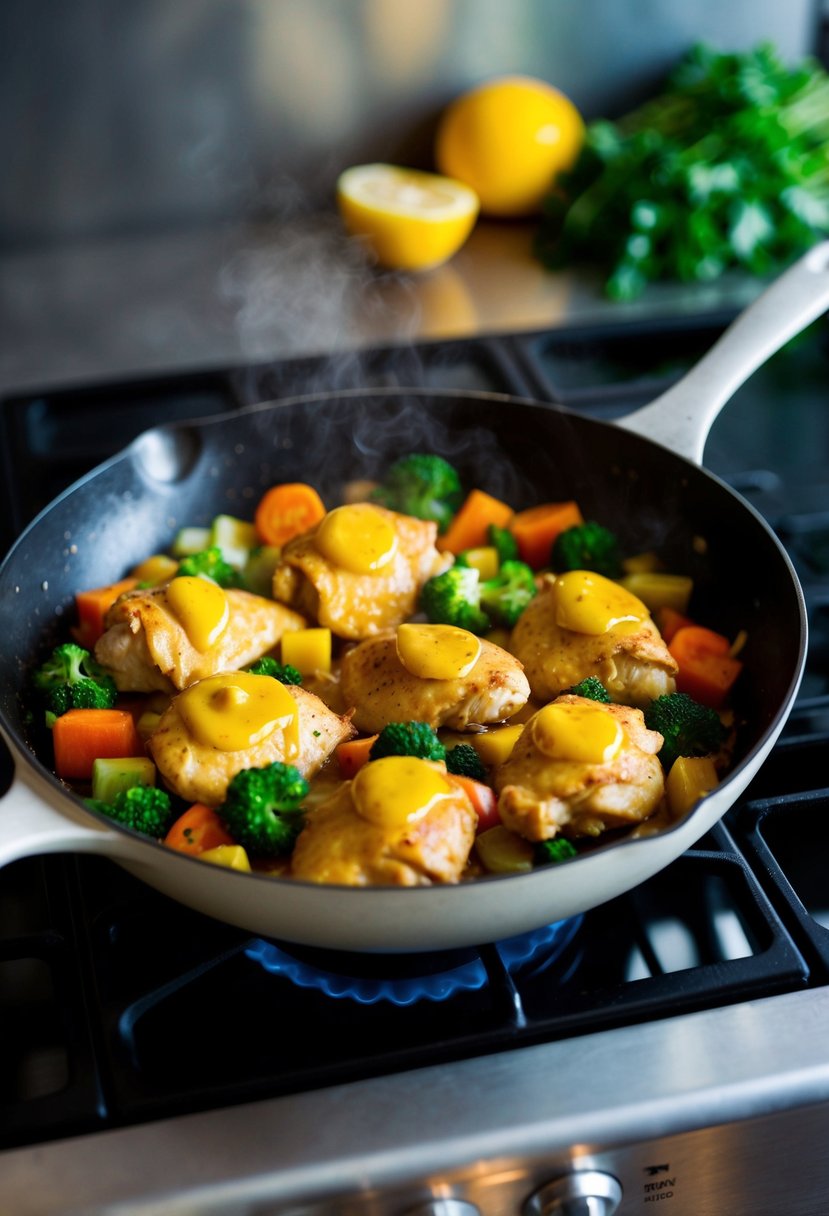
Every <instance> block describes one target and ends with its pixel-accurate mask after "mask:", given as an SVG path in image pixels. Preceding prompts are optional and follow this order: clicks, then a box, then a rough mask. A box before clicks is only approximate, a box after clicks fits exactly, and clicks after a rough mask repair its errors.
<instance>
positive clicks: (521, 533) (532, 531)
mask: <svg viewBox="0 0 829 1216" xmlns="http://www.w3.org/2000/svg"><path fill="white" fill-rule="evenodd" d="M583 523H584V517H583V516H582V513H581V511H580V510H579V506H578V503H576V502H573V501H572V500H569V501H567V502H546V503H540V504H539V505H538V506H537V507H528V509H527V510H526V511H519V512H518V514H517V515H515V516H513V519H512V523H511V524H510V526H509V530H510V532H511V533H512V534H513V536H514V537H515V540H516V543H517V545H518V556H519V557H520V558H521V561H522V562H526V563H527V565H528V566H532V568H533V570H541V569H542V568H543V567H544V566H549V564H550V550H551V549H552V547H553V541H554V540H555V539H556V537H557V536H558V534H559V533H560V532H564V531H565V530H566V529H567V528H574V527H575V526H576V524H583Z"/></svg>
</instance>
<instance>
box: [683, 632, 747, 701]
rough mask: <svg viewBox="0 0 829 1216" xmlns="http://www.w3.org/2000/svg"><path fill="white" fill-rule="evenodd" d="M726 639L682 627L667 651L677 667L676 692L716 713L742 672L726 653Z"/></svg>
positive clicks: (739, 665) (736, 661)
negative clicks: (684, 694)
mask: <svg viewBox="0 0 829 1216" xmlns="http://www.w3.org/2000/svg"><path fill="white" fill-rule="evenodd" d="M729 649H730V643H729V641H728V638H727V637H725V636H724V635H723V634H721V633H715V632H714V630H713V629H705V628H704V627H703V626H702V625H685V626H684V627H683V628H681V629H678V630H677V631H676V633H675V634H674V636H673V637H672V638H671V642H670V645H669V646H668V650H669V651H670V652H671V654H672V655H673V656H674V658H675V659H676V661H677V663H678V664H679V670H678V672H677V676H676V687H677V691H678V692H685V693H687V694H688V696H690V697H693V698H694V700H695V701H699V702H701V704H703V705H708V706H710V707H711V709H719V708H720V706H721V705H722V704H723V702H724V701H725V698H726V696H727V695H728V692H729V690H730V688H731V686H732V684H733V683H734V681H735V680H736V679H737V676H738V675H739V674H740V672H741V671H742V669H743V664H742V663H741V662H740V661H739V659H734V658H732V657H731V655H730V654H729V653H728V652H729Z"/></svg>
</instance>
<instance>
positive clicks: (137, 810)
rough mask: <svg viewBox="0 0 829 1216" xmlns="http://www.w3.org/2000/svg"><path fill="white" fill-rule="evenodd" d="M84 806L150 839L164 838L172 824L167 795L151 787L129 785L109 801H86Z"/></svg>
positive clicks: (163, 791) (170, 807) (95, 799)
mask: <svg viewBox="0 0 829 1216" xmlns="http://www.w3.org/2000/svg"><path fill="white" fill-rule="evenodd" d="M86 805H87V806H88V807H91V809H92V810H93V811H100V812H101V814H102V815H108V816H109V818H110V819H114V820H116V822H117V823H120V824H122V825H123V826H124V827H125V828H132V830H133V831H134V832H141V833H142V834H143V835H144V836H152V838H153V839H154V840H160V839H161V838H162V836H166V834H167V831H168V829H169V827H170V824H171V823H172V821H173V808H172V803H171V801H170V795H169V794H168V793H167V792H166V790H160V789H158V788H157V787H156V786H154V785H132V786H130V788H129V789H126V790H121V791H120V793H118V794H116V795H115V798H114V800H113V801H112V802H101V801H100V799H97V798H87V799H86Z"/></svg>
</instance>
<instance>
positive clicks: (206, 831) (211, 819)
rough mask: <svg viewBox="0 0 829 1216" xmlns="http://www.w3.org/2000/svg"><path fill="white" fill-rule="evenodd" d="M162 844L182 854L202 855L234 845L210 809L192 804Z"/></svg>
mask: <svg viewBox="0 0 829 1216" xmlns="http://www.w3.org/2000/svg"><path fill="white" fill-rule="evenodd" d="M164 843H165V844H166V845H168V846H169V848H171V849H178V850H180V852H182V853H204V852H205V851H206V850H207V849H218V848H220V847H221V846H222V845H232V844H234V843H235V841H234V840H233V837H232V836H231V835H230V834H229V833H228V832H227V831H226V830H225V826H224V824H223V823H222V821H221V819H220V818H219V816H218V815H217V814H216V812H215V811H214V810H213V809H212V807H209V806H205V805H204V803H202V802H194V803H193V805H192V806H191V807H190V808H189V809H188V810H186V811H185V812H184V814H183V815H181V816H180V817H179V818H178V819H177V820H176V821H175V823H174V824H173V826H172V827H171V828H170V830H169V832H168V833H167V835H166V836H165V837H164Z"/></svg>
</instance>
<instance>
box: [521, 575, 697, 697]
mask: <svg viewBox="0 0 829 1216" xmlns="http://www.w3.org/2000/svg"><path fill="white" fill-rule="evenodd" d="M574 573H575V572H574ZM561 581H562V580H561V579H555V580H553V579H549V580H548V581H547V582H546V583H545V585H544V586H543V587H542V589H541V590H540V591H539V594H538V595H537V596H536V597H535V598H534V599H533V600H531V601H530V603H529V604H528V605H527V607H526V608H525V610H524V612H523V613H522V614H521V616H520V617H519V620H518V623H517V624H516V626H515V629H514V630H513V632H512V635H511V637H510V643H509V647H510V650H511V651H512V653H513V654H514V655H516V657H517V658H518V659H519V660H520V661H521V663H522V664H523V665H524V670H525V671H526V673H527V679H528V680H529V682H530V687H531V689H532V695H533V698H534V699H535V700H536V701H538V702H541V703H543V702H545V701H550V700H552V698H553V697H557V696H558V695H559V693H561V692H564V691H565V690H566V689H568V688H572V687H573V685H575V684H579V683H580V682H581V681H582V680H584V679H586V678H587V677H588V676H595V677H596V678H597V679H599V680H601V682H602V684H603V685H604V686H605V688H606V689H607V691H608V693H609V694H610V698H611V700H612V701H617V702H619V703H620V704H623V705H637V706H642V707H644V706H646V705H647V704H648V702H649V701H652V700H653V699H654V698H655V697H661V696H664V695H665V694H666V693H671V692H675V691H676V682H675V679H674V676H675V674H676V670H677V665H676V662H675V660H674V658H673V656H672V655H671V654H670V652H669V651H668V648H667V646H666V645H665V643H664V641H663V640H662V636H661V634H660V633H659V630H658V629H657V628H656V625H654V623H653V621H652V620H651V618H650V616H649V615H648V613H647V611H646V610H644V605H642V608H643V612H642V614H641V615H640V617H639V619H637V620H627V621H625V622H623V623H622V624H620V625H619V626H616V627H613V626H611V627H609V628H607V629H604V630H602V631H600V632H599V631H596V632H588V631H586V630H583V629H573V628H567V627H566V626H564V625H562V624H561V612H560V604H559V586H560V583H561ZM593 582H594V583H595V584H600V583H601V584H605V583H607V582H608V580H605V579H602V580H599V577H598V576H595V578H594V580H593ZM630 598H631V599H633V597H632V596H631V597H630Z"/></svg>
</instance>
